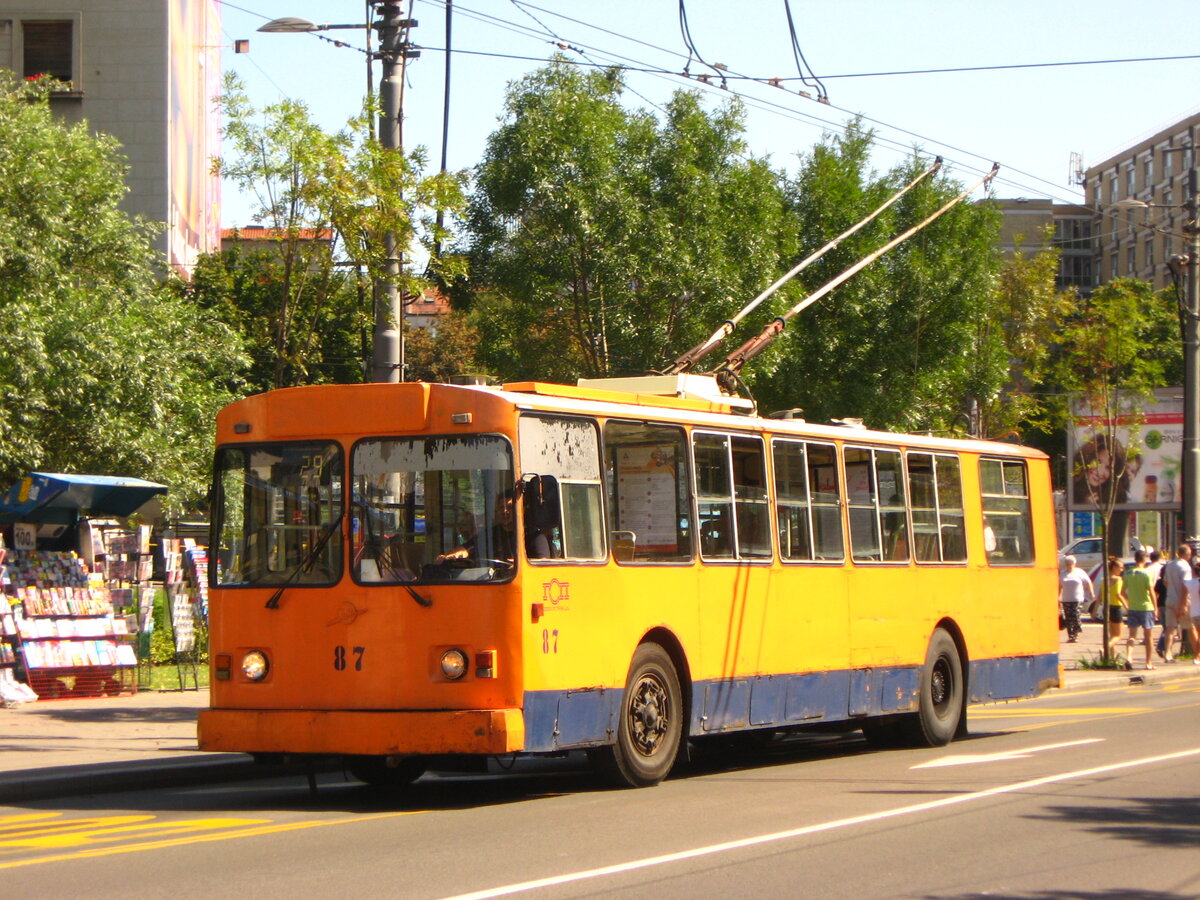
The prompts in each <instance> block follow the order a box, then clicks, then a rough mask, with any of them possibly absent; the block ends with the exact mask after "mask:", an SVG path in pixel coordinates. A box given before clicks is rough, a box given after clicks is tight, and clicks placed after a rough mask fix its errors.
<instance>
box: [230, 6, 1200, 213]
mask: <svg viewBox="0 0 1200 900" xmlns="http://www.w3.org/2000/svg"><path fill="white" fill-rule="evenodd" d="M410 2H411V4H412V12H411V16H412V18H415V19H416V20H417V21H418V23H419V25H418V27H416V28H415V29H414V30H413V31H412V35H411V40H412V42H413V43H414V44H417V45H419V46H420V47H421V48H422V49H421V56H420V58H419V59H417V60H414V61H413V62H411V63H410V64H409V66H408V70H407V81H406V86H405V94H404V143H405V146H406V148H412V147H415V146H418V145H419V146H423V147H425V148H427V150H428V158H429V160H430V163H431V165H432V166H434V167H436V165H437V164H438V161H439V160H440V157H441V153H442V115H443V103H444V90H445V60H446V54H445V48H446V46H447V42H446V6H445V3H444V2H442V0H405V6H406V10H407V6H408V4H409V3H410ZM219 4H220V7H221V15H222V29H223V32H224V37H223V41H222V43H223V50H222V66H223V68H224V69H225V70H226V71H230V70H232V71H234V72H236V73H237V74H238V75H239V76H240V77H241V78H242V79H243V81H244V82H245V85H246V88H247V91H248V94H249V96H250V99H251V101H252V102H253V103H254V104H255V105H256V106H257V107H259V108H261V107H263V106H266V105H267V104H270V103H273V102H275V101H277V100H279V99H281V98H283V97H285V96H286V97H291V98H294V99H298V100H303V101H304V102H305V103H306V104H307V105H308V107H309V109H310V112H311V113H312V115H313V117H314V119H315V120H316V121H317V122H318V123H319V124H321V125H322V126H323V127H325V128H326V129H329V130H334V129H337V128H339V127H340V126H341V125H343V124H344V123H345V121H346V119H347V118H349V117H350V116H351V115H352V114H353V113H354V112H355V111H356V110H357V109H359V108H361V103H362V99H363V96H364V94H365V90H366V56H365V54H363V53H361V52H359V51H358V50H356V49H353V47H358V48H361V47H363V46H365V40H364V36H363V33H362V32H361V31H352V30H339V31H329V32H324V33H325V34H326V35H327V36H328V37H331V38H335V39H338V40H341V41H343V42H345V43H346V44H349V45H352V46H346V47H338V46H335V45H333V44H332V43H330V42H328V41H322V40H320V39H318V38H317V37H315V36H313V35H311V34H266V33H263V34H260V33H257V28H258V27H259V26H260V25H262V24H263V23H265V22H266V21H268V20H270V19H273V18H276V17H283V16H298V17H302V18H306V19H309V20H311V21H313V22H316V23H339V24H359V23H363V22H365V21H366V15H367V14H366V10H365V6H364V2H363V0H230V2H225V0H219ZM788 5H789V4H788V3H785V2H782V0H734V2H723V3H722V2H717V0H685V2H684V4H683V9H684V11H685V13H686V19H687V23H688V31H689V33H690V36H691V41H692V45H693V46H694V48H695V50H696V52H697V54H698V55H699V57H700V59H697V58H696V56H695V55H693V57H692V59H691V62H690V63H689V62H688V47H687V44H686V43H685V41H684V37H683V35H682V30H681V27H680V3H679V2H678V0H607V2H603V3H581V2H577V0H576V2H572V0H533V2H523V0H454V3H453V18H452V35H453V39H452V42H451V47H452V49H453V51H454V52H453V53H452V54H451V79H450V127H449V134H448V141H447V150H446V152H447V168H449V169H451V170H459V169H469V168H471V167H473V166H474V165H475V164H476V163H478V161H479V160H480V159H481V158H482V155H483V152H484V148H485V146H486V141H487V137H488V135H489V134H490V133H491V132H492V131H493V130H494V129H495V128H496V127H497V125H498V124H499V122H500V120H501V117H502V116H503V113H504V95H505V90H506V87H507V85H508V84H509V83H510V82H511V81H513V80H515V79H519V78H520V77H521V76H523V75H525V74H527V73H529V72H532V71H534V70H535V69H537V68H539V67H540V66H541V65H543V64H544V62H545V60H546V59H547V58H548V57H549V55H550V54H551V53H553V52H555V51H556V49H557V48H556V45H558V44H566V45H568V49H567V50H565V51H563V52H565V53H566V55H567V56H568V58H570V59H572V60H575V61H578V62H580V63H596V64H612V63H620V64H622V65H625V66H630V67H633V68H636V69H652V70H655V71H653V72H640V71H629V72H627V74H626V84H627V90H626V93H625V100H626V102H627V104H628V105H629V106H631V107H641V108H645V109H649V110H650V111H652V112H657V108H656V107H658V106H661V105H662V104H664V103H665V102H666V101H667V99H669V97H670V96H671V94H672V93H673V92H674V91H675V90H677V89H681V88H683V89H694V90H700V91H701V92H702V93H703V95H704V96H706V97H707V98H708V103H709V104H710V107H715V106H716V105H717V104H719V103H721V102H722V101H723V100H724V99H726V98H728V97H729V96H731V95H739V96H741V97H742V98H743V100H744V102H745V103H746V107H747V113H748V116H747V131H746V134H745V141H746V143H747V146H748V149H749V151H750V153H752V154H753V155H755V156H759V157H769V159H770V160H771V163H772V164H773V165H774V166H775V167H776V168H781V169H794V168H795V165H796V162H797V158H798V155H799V154H802V153H804V152H806V151H807V150H809V149H810V148H811V147H812V146H813V145H814V144H815V143H816V142H818V141H819V140H820V139H821V136H822V134H823V133H824V132H828V131H837V130H840V129H841V128H842V127H843V125H844V124H845V122H846V121H847V120H849V119H850V118H852V117H853V116H854V115H855V114H861V115H863V116H865V117H867V120H868V122H867V124H868V125H870V126H871V127H873V128H874V129H875V130H876V132H877V139H878V142H877V151H876V156H875V163H876V165H877V167H878V168H879V169H880V170H884V169H887V168H889V167H891V166H892V165H893V164H894V163H896V162H897V161H898V160H899V159H900V158H901V157H902V156H904V155H907V154H908V153H909V152H911V150H912V148H913V147H914V146H916V147H918V148H920V150H921V152H923V153H926V154H929V155H935V154H940V155H942V156H943V157H944V158H945V160H946V163H947V165H948V166H949V167H950V169H949V170H950V171H951V173H953V174H954V175H955V177H957V178H959V179H960V180H961V181H962V182H963V183H964V184H970V183H973V182H975V181H976V180H978V178H980V177H981V176H982V174H983V173H984V172H986V170H987V169H989V168H990V167H991V163H992V162H993V161H995V162H999V163H1000V164H1001V171H1000V175H999V177H998V179H997V181H996V183H995V185H994V189H995V195H996V196H998V197H1004V198H1014V197H1027V198H1035V197H1044V198H1050V199H1053V200H1055V201H1058V202H1063V203H1077V202H1082V196H1083V194H1082V191H1081V189H1080V188H1079V187H1078V186H1075V185H1072V184H1071V183H1070V181H1071V180H1070V177H1069V176H1070V171H1071V169H1070V161H1071V154H1072V153H1078V154H1080V156H1081V157H1082V165H1083V167H1084V168H1086V167H1088V166H1090V165H1094V164H1095V163H1098V162H1100V161H1101V160H1103V159H1105V158H1107V157H1109V156H1112V155H1114V154H1115V153H1117V152H1119V151H1120V150H1122V149H1123V148H1125V147H1127V146H1130V145H1132V144H1135V143H1137V142H1138V141H1139V140H1141V139H1143V138H1145V137H1147V136H1148V135H1150V134H1153V133H1154V132H1155V131H1158V130H1159V129H1161V128H1163V127H1165V126H1166V125H1168V124H1170V123H1171V122H1174V121H1176V120H1178V119H1181V118H1184V117H1185V116H1188V115H1190V114H1192V113H1194V112H1196V111H1197V110H1198V109H1200V93H1198V92H1197V90H1196V86H1197V85H1200V58H1192V59H1179V60H1173V61H1143V62H1115V63H1108V64H1094V65H1055V66H1044V65H1041V64H1047V63H1074V62H1093V61H1105V60H1130V59H1148V58H1161V57H1182V56H1189V55H1190V56H1194V57H1197V56H1200V42H1197V41H1196V40H1195V38H1194V35H1195V34H1196V31H1197V28H1196V26H1197V24H1200V4H1198V3H1196V0H1139V2H1137V3H1132V2H1130V0H1005V2H1002V3H1000V2H993V3H985V2H982V0H838V2H829V0H790V8H791V13H792V18H793V21H794V23H795V33H796V37H797V42H798V45H799V49H800V52H801V54H802V56H803V58H804V60H805V61H806V62H807V64H808V66H809V71H810V72H812V73H815V74H816V75H817V76H819V77H820V78H821V81H822V83H823V85H824V87H825V90H826V91H827V94H828V99H829V104H828V105H825V104H821V103H818V102H816V101H815V100H809V99H805V98H803V97H801V96H799V95H798V94H797V93H796V91H797V90H798V89H804V90H808V91H809V92H810V93H813V94H815V93H816V89H815V87H809V88H804V86H803V85H802V84H800V83H799V82H798V81H796V80H794V79H796V78H797V76H798V74H799V73H798V69H797V63H796V60H795V56H794V53H793V47H792V42H791V38H790V34H789V29H788V20H787V6H788ZM243 38H248V39H249V40H250V52H249V53H246V54H236V55H235V54H234V52H233V47H232V44H233V41H234V40H236V39H243ZM705 63H710V64H716V63H720V64H722V65H724V66H725V67H727V69H726V71H727V73H728V74H727V85H726V88H722V86H721V85H720V83H719V81H718V80H717V79H716V78H715V77H714V79H713V84H712V85H711V86H709V85H705V84H703V83H701V82H699V81H697V80H696V79H695V78H685V77H682V76H681V75H679V74H678V73H681V72H682V71H683V70H684V67H685V65H687V68H688V71H690V72H691V73H692V74H693V75H694V74H697V73H702V72H708V73H713V72H714V70H713V69H712V68H711V67H710V66H708V65H705ZM972 67H1004V68H987V69H986V70H983V71H957V72H940V73H928V74H872V73H899V72H911V71H913V70H928V69H962V68H972ZM1014 67H1025V68H1014ZM663 72H667V73H674V74H662V73H663ZM735 76H748V77H745V78H739V77H735ZM851 76H853V77H851ZM375 77H376V82H378V78H379V72H378V65H376V69H375ZM771 78H783V79H793V80H788V81H784V82H782V84H783V85H785V86H786V88H781V87H773V86H771V85H769V84H767V83H765V82H766V80H767V79H771ZM251 213H252V209H251V207H250V205H249V202H248V201H247V200H245V199H244V198H240V197H239V196H238V195H237V193H236V191H235V190H234V189H233V188H232V187H231V186H229V185H226V186H225V187H224V190H223V202H222V216H221V219H222V224H223V225H225V226H226V227H231V226H234V225H247V224H250V216H251Z"/></svg>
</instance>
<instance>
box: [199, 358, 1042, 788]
mask: <svg viewBox="0 0 1200 900" xmlns="http://www.w3.org/2000/svg"><path fill="white" fill-rule="evenodd" d="M742 405H744V401H739V400H737V399H736V398H730V397H726V396H724V395H722V394H720V392H719V391H718V390H717V389H716V387H715V385H714V383H713V381H712V379H711V378H707V377H705V376H698V375H687V374H684V375H671V376H650V377H646V378H636V379H614V380H606V381H595V382H581V383H580V385H579V386H575V387H571V386H561V385H550V384H541V383H522V384H509V385H505V386H504V387H503V388H494V387H484V386H453V385H444V384H359V385H327V386H317V387H304V388H292V389H285V390H278V391H272V392H270V393H266V394H262V395H258V396H254V397H250V398H247V399H245V400H241V401H239V402H236V403H233V404H231V405H230V406H229V407H227V408H226V409H225V410H224V411H223V412H222V413H221V414H220V417H219V419H218V447H217V455H216V471H215V485H214V494H213V499H214V521H213V533H212V540H211V547H210V559H211V563H210V578H211V594H210V645H211V651H210V652H211V660H212V662H211V666H212V686H211V698H212V699H211V708H209V709H207V710H205V711H203V712H202V713H201V716H200V746H201V747H202V748H204V749H206V750H221V751H242V752H248V753H253V754H257V755H262V756H265V757H269V756H272V755H275V754H288V755H293V756H295V755H305V754H312V755H321V756H328V755H336V756H340V757H343V758H344V759H345V761H346V764H347V766H348V767H349V768H350V770H351V771H352V772H353V773H354V774H356V775H357V776H359V777H361V778H362V779H364V780H366V781H368V782H372V783H389V782H390V783H403V782H405V781H407V780H411V779H413V778H415V777H417V776H419V775H420V774H421V772H422V771H424V770H425V769H426V768H427V767H428V766H429V765H431V764H435V763H434V761H437V762H438V763H441V762H445V761H447V758H448V757H454V758H457V759H458V760H459V761H461V762H466V761H467V760H468V759H469V758H474V759H475V760H486V757H488V756H491V755H502V754H513V753H524V754H557V753H561V752H563V751H567V750H573V749H586V750H587V752H588V754H589V757H590V759H591V761H592V763H593V765H594V766H595V767H596V768H597V770H599V771H600V772H601V773H603V774H604V775H605V776H606V777H608V778H610V779H612V780H614V781H615V782H617V783H619V784H625V785H631V786H644V785H652V784H655V783H657V782H658V781H660V780H661V779H662V778H663V777H664V776H665V775H666V774H667V772H668V771H669V770H670V768H671V766H672V764H673V763H674V761H675V759H676V757H677V756H678V754H679V753H680V750H681V747H683V746H684V745H685V742H687V741H695V740H702V739H704V738H706V737H709V736H717V735H729V734H730V733H736V732H747V731H759V732H764V733H766V732H777V731H786V730H794V729H801V728H805V727H810V726H813V725H821V726H827V725H828V723H841V725H842V726H844V727H845V728H846V729H847V730H851V729H856V728H861V729H862V731H863V732H864V733H865V734H866V736H867V738H868V739H869V740H870V741H871V742H872V743H875V744H879V745H888V744H897V743H915V744H924V745H940V744H944V743H946V742H948V741H950V740H951V739H952V738H953V737H954V736H955V735H956V734H962V733H963V732H964V730H965V728H966V710H967V704H968V703H970V702H977V701H985V700H1001V699H1010V698H1018V697H1029V696H1032V695H1035V694H1037V693H1039V692H1040V691H1041V690H1043V689H1044V688H1046V687H1048V686H1053V685H1055V684H1057V681H1058V656H1057V649H1058V633H1057V614H1056V600H1055V597H1056V575H1055V566H1056V555H1055V538H1054V522H1053V510H1052V501H1051V489H1050V475H1049V470H1048V465H1047V460H1046V458H1045V457H1044V456H1043V455H1042V454H1041V453H1038V452H1036V451H1034V450H1030V449H1025V448H1022V447H1017V446H1010V445H1005V444H999V443H991V442H985V441H963V440H948V439H941V438H934V437H924V436H917V435H908V434H894V433H884V432H875V431H869V430H864V429H860V428H853V427H844V426H833V425H816V424H811V423H807V422H804V421H802V420H800V419H787V418H770V417H759V416H757V415H754V414H752V412H750V411H748V410H746V409H744V408H740V407H741V406H742Z"/></svg>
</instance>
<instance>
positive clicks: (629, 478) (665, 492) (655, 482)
mask: <svg viewBox="0 0 1200 900" xmlns="http://www.w3.org/2000/svg"><path fill="white" fill-rule="evenodd" d="M687 458H688V454H687V443H686V437H685V435H684V432H683V429H682V428H679V427H677V426H673V425H659V424H655V423H651V422H622V421H618V420H610V421H608V422H606V423H605V425H604V480H605V484H606V485H607V491H608V525H607V527H608V532H609V536H610V538H611V540H612V546H613V557H614V558H615V559H616V561H617V562H619V563H631V562H632V563H653V562H690V561H691V559H692V558H693V556H694V553H695V550H694V548H693V542H694V541H695V535H696V528H695V527H693V521H692V494H691V479H690V478H689V477H688V470H687ZM702 519H703V516H702ZM701 540H703V536H702V537H701Z"/></svg>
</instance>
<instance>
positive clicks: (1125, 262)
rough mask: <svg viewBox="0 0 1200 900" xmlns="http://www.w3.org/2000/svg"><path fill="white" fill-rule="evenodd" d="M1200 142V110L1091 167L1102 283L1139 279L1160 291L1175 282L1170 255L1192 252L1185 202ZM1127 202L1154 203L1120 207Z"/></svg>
mask: <svg viewBox="0 0 1200 900" xmlns="http://www.w3.org/2000/svg"><path fill="white" fill-rule="evenodd" d="M1197 140H1200V113H1196V114H1195V115H1192V116H1190V117H1188V118H1186V119H1182V120H1180V121H1179V122H1176V123H1175V124H1173V125H1171V126H1169V127H1167V128H1164V129H1163V130H1162V131H1160V132H1158V133H1157V134H1155V135H1153V136H1151V137H1148V138H1146V139H1144V140H1142V141H1139V142H1138V143H1136V144H1134V145H1133V146H1131V147H1129V148H1128V149H1126V150H1122V151H1121V152H1120V153H1118V154H1116V155H1115V156H1112V157H1109V158H1108V159H1105V160H1103V161H1102V162H1099V163H1097V164H1096V165H1094V166H1091V167H1090V168H1089V169H1088V170H1087V172H1086V175H1085V178H1086V180H1085V183H1084V189H1085V193H1086V203H1087V205H1088V206H1089V207H1091V209H1092V210H1093V219H1092V221H1093V226H1092V227H1093V233H1094V235H1095V240H1096V250H1095V255H1094V257H1093V263H1092V265H1093V268H1094V270H1095V272H1096V275H1097V279H1098V281H1099V282H1105V281H1110V280H1111V279H1113V278H1139V279H1142V280H1143V281H1149V282H1150V283H1152V284H1153V285H1154V287H1155V288H1156V289H1161V288H1164V287H1167V286H1169V285H1170V284H1172V275H1171V271H1170V266H1169V262H1170V259H1171V257H1172V256H1174V255H1176V254H1180V253H1184V252H1185V250H1186V248H1185V246H1184V236H1183V222H1184V218H1185V210H1184V208H1183V204H1184V203H1186V202H1187V191H1188V186H1187V178H1188V174H1187V173H1188V171H1189V170H1190V169H1191V168H1192V166H1194V165H1195V164H1196V160H1195V157H1194V153H1193V150H1192V148H1193V147H1195V146H1196V144H1197ZM1121 200H1139V201H1141V202H1143V203H1148V204H1153V207H1152V208H1150V209H1120V208H1116V206H1115V205H1116V204H1117V203H1118V202H1119V201H1121Z"/></svg>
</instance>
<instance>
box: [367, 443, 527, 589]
mask: <svg viewBox="0 0 1200 900" xmlns="http://www.w3.org/2000/svg"><path fill="white" fill-rule="evenodd" d="M350 482H351V485H352V491H351V493H352V497H353V500H352V506H351V509H352V511H351V519H352V525H351V528H352V535H351V546H352V548H353V555H352V559H353V564H352V566H351V576H352V577H353V579H354V581H355V583H356V584H360V585H366V586H373V585H396V584H445V583H455V584H458V583H491V584H494V583H497V582H507V581H511V580H512V578H513V575H514V574H515V570H516V560H517V553H516V549H517V546H518V544H519V541H520V534H521V531H520V527H519V525H518V523H517V521H516V508H515V498H514V486H515V475H514V468H513V447H512V443H511V441H510V440H509V439H508V438H507V437H504V436H503V435H499V434H465V435H448V436H435V435H431V436H400V437H376V436H372V437H369V438H363V439H362V440H359V441H357V442H356V443H355V444H354V447H353V448H352V450H351V453H350Z"/></svg>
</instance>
